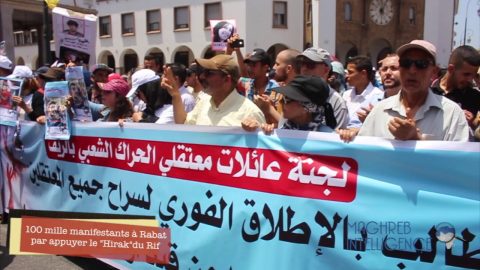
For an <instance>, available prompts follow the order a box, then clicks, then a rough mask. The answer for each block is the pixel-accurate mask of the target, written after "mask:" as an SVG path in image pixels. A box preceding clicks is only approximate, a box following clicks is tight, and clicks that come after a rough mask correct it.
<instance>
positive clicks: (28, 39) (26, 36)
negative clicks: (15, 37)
mask: <svg viewBox="0 0 480 270" xmlns="http://www.w3.org/2000/svg"><path fill="white" fill-rule="evenodd" d="M23 39H24V41H25V44H32V35H31V34H30V31H24V32H23Z"/></svg>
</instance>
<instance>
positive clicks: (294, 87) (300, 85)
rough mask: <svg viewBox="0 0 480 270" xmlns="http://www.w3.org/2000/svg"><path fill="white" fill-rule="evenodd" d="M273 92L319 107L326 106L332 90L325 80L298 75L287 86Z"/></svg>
mask: <svg viewBox="0 0 480 270" xmlns="http://www.w3.org/2000/svg"><path fill="white" fill-rule="evenodd" d="M272 90H273V91H276V92H278V93H281V94H283V95H284V96H286V97H288V98H290V99H293V100H296V101H303V102H311V103H314V104H317V105H324V104H325V103H326V102H327V99H328V96H329V94H330V88H329V87H328V84H327V82H325V80H324V79H322V78H320V77H317V76H305V75H298V76H296V77H295V78H294V79H293V80H292V81H291V82H290V83H289V84H287V85H286V86H283V87H278V88H273V89H272Z"/></svg>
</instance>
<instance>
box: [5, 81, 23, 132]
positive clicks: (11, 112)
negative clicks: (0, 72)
mask: <svg viewBox="0 0 480 270" xmlns="http://www.w3.org/2000/svg"><path fill="white" fill-rule="evenodd" d="M22 83H23V81H22V80H15V79H9V78H6V77H0V125H6V126H15V125H16V122H17V119H18V111H17V106H16V104H14V102H13V100H12V97H13V96H18V95H19V94H20V89H22Z"/></svg>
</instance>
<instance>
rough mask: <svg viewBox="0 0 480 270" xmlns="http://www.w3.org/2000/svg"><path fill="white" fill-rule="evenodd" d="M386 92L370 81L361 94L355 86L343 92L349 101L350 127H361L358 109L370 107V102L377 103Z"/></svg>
mask: <svg viewBox="0 0 480 270" xmlns="http://www.w3.org/2000/svg"><path fill="white" fill-rule="evenodd" d="M383 96H384V93H383V91H382V90H380V89H379V88H377V87H375V86H373V84H372V83H369V84H368V86H367V88H365V90H363V92H362V93H361V94H360V95H357V93H356V92H355V88H352V89H350V90H348V91H345V92H344V93H343V99H344V100H345V102H346V103H347V108H348V116H349V118H350V121H349V123H348V125H347V127H349V128H359V127H361V126H362V122H361V121H360V119H359V118H358V115H357V111H358V110H360V109H361V108H363V107H368V105H369V104H372V105H375V104H377V103H378V101H380V100H382V99H383Z"/></svg>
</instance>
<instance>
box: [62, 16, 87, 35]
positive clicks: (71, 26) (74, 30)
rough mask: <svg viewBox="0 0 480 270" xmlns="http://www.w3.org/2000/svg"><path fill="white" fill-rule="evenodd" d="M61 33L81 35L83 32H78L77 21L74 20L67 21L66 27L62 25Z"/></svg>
mask: <svg viewBox="0 0 480 270" xmlns="http://www.w3.org/2000/svg"><path fill="white" fill-rule="evenodd" d="M63 33H64V34H67V35H71V36H76V37H83V34H82V33H80V32H78V22H76V21H74V20H68V21H67V27H64V30H63Z"/></svg>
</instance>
